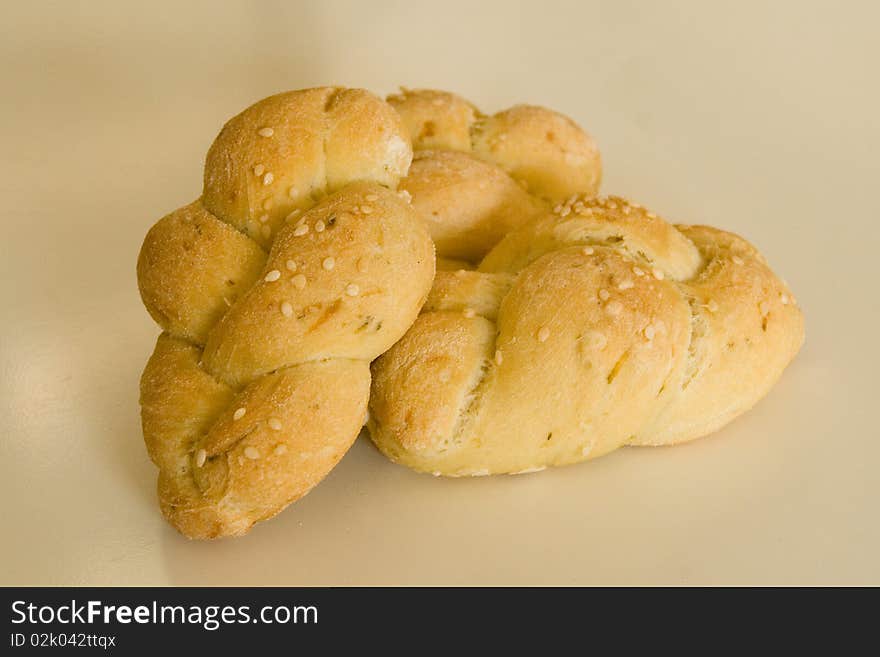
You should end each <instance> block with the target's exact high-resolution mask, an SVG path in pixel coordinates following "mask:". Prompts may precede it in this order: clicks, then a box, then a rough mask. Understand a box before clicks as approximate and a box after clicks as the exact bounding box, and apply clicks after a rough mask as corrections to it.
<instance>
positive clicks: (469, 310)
mask: <svg viewBox="0 0 880 657" xmlns="http://www.w3.org/2000/svg"><path fill="white" fill-rule="evenodd" d="M476 314H477V313H476V312H475V311H474V309H473V308H465V309H464V316H465V317H467V318H468V319H470V318H471V317H474V316H475V315H476Z"/></svg>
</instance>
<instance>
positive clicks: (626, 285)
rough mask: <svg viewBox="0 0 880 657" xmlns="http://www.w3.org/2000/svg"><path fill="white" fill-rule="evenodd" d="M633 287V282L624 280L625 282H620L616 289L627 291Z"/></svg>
mask: <svg viewBox="0 0 880 657" xmlns="http://www.w3.org/2000/svg"><path fill="white" fill-rule="evenodd" d="M634 286H635V283H633V282H632V281H630V280H626V281H621V282H620V285H618V286H617V289H618V290H628V289H630V288H631V287H634Z"/></svg>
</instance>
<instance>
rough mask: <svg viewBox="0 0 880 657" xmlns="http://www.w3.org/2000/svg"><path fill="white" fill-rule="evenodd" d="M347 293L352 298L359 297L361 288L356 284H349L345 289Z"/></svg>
mask: <svg viewBox="0 0 880 657" xmlns="http://www.w3.org/2000/svg"><path fill="white" fill-rule="evenodd" d="M345 293H346V294H347V295H348V296H350V297H356V296H357V295H359V294H360V293H361V288H359V287H358V286H357V285H355V284H354V283H349V284H348V285H347V286H346V287H345Z"/></svg>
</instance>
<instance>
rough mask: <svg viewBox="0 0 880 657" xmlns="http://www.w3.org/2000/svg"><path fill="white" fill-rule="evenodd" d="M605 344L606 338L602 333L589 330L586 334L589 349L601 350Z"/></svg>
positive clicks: (606, 342)
mask: <svg viewBox="0 0 880 657" xmlns="http://www.w3.org/2000/svg"><path fill="white" fill-rule="evenodd" d="M607 345H608V338H606V337H605V334H604V333H600V332H599V331H590V333H589V334H588V335H587V346H588V347H589V348H590V349H595V350H597V351H602V350H603V349H604V348H605V347H606V346H607Z"/></svg>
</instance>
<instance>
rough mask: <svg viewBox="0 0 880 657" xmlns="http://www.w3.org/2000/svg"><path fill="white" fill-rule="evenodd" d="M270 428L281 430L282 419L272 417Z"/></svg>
mask: <svg viewBox="0 0 880 657" xmlns="http://www.w3.org/2000/svg"><path fill="white" fill-rule="evenodd" d="M269 428H270V429H272V431H281V420H279V419H278V418H277V417H270V418H269Z"/></svg>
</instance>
